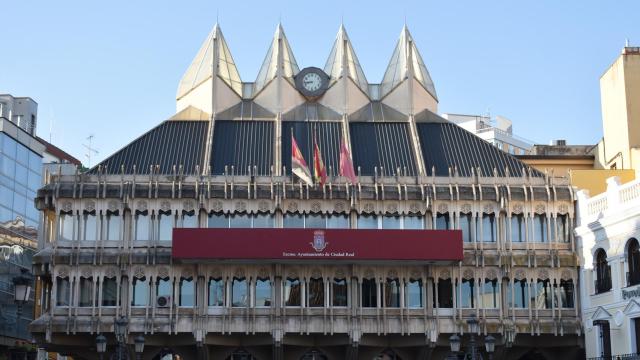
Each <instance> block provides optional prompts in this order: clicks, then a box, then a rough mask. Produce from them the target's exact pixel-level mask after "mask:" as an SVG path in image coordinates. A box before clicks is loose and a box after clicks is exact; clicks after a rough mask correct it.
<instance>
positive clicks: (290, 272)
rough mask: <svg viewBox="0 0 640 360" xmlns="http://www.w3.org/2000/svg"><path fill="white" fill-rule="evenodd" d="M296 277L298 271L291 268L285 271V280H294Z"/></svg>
mask: <svg viewBox="0 0 640 360" xmlns="http://www.w3.org/2000/svg"><path fill="white" fill-rule="evenodd" d="M297 277H298V269H296V268H291V269H289V270H288V271H287V278H289V279H296V278H297Z"/></svg>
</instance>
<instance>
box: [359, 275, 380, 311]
mask: <svg viewBox="0 0 640 360" xmlns="http://www.w3.org/2000/svg"><path fill="white" fill-rule="evenodd" d="M362 307H367V308H374V307H378V292H377V289H376V279H362Z"/></svg>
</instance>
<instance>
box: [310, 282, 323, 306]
mask: <svg viewBox="0 0 640 360" xmlns="http://www.w3.org/2000/svg"><path fill="white" fill-rule="evenodd" d="M308 294H309V297H308V299H309V307H322V306H324V281H323V280H322V278H311V279H309V291H308Z"/></svg>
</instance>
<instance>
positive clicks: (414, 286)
mask: <svg viewBox="0 0 640 360" xmlns="http://www.w3.org/2000/svg"><path fill="white" fill-rule="evenodd" d="M405 298H406V299H407V307H408V308H421V307H422V306H423V305H422V279H409V283H407V286H406V289H405Z"/></svg>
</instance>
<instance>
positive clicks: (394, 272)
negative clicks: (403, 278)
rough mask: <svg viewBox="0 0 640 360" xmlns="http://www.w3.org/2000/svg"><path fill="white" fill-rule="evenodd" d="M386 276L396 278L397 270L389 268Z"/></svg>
mask: <svg viewBox="0 0 640 360" xmlns="http://www.w3.org/2000/svg"><path fill="white" fill-rule="evenodd" d="M387 277H388V278H389V279H396V278H398V272H397V271H395V270H389V272H388V273H387Z"/></svg>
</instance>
